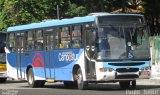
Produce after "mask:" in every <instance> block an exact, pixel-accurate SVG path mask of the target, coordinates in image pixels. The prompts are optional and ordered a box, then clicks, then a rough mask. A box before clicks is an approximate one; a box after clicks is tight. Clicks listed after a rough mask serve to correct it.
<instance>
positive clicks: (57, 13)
mask: <svg viewBox="0 0 160 95" xmlns="http://www.w3.org/2000/svg"><path fill="white" fill-rule="evenodd" d="M57 19H59V6H58V5H57Z"/></svg>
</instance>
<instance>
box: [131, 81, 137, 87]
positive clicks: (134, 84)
mask: <svg viewBox="0 0 160 95" xmlns="http://www.w3.org/2000/svg"><path fill="white" fill-rule="evenodd" d="M131 83H132V85H131V87H132V89H136V80H133V81H131Z"/></svg>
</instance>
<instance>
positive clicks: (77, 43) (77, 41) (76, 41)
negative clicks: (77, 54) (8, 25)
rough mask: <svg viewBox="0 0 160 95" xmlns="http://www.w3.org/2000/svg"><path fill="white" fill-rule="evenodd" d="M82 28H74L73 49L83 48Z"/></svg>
mask: <svg viewBox="0 0 160 95" xmlns="http://www.w3.org/2000/svg"><path fill="white" fill-rule="evenodd" d="M81 37H82V36H81V26H73V27H72V48H80V47H81V46H82V38H81Z"/></svg>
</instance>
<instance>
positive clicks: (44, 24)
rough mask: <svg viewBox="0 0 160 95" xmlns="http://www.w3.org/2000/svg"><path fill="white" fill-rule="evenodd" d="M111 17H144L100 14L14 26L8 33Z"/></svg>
mask: <svg viewBox="0 0 160 95" xmlns="http://www.w3.org/2000/svg"><path fill="white" fill-rule="evenodd" d="M104 15H105V16H107V15H108V16H109V15H133V16H134V15H136V16H137V15H138V16H142V15H140V14H109V13H107V14H99V15H97V14H96V15H92V16H85V17H74V18H70V19H61V20H50V21H46V22H40V23H31V24H26V25H19V26H13V27H9V28H8V29H7V32H15V31H23V30H29V29H38V28H45V27H52V26H60V25H69V24H78V23H85V22H93V21H95V18H96V17H97V16H104Z"/></svg>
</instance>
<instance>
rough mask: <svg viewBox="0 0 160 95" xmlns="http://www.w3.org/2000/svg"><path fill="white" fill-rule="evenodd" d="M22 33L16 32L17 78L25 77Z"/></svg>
mask: <svg viewBox="0 0 160 95" xmlns="http://www.w3.org/2000/svg"><path fill="white" fill-rule="evenodd" d="M24 38H25V37H24V33H17V40H16V43H17V48H16V53H17V54H16V67H17V77H18V79H24V78H25V70H24V68H23V67H24V64H23V59H24V58H23V57H24V56H23V48H24Z"/></svg>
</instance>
